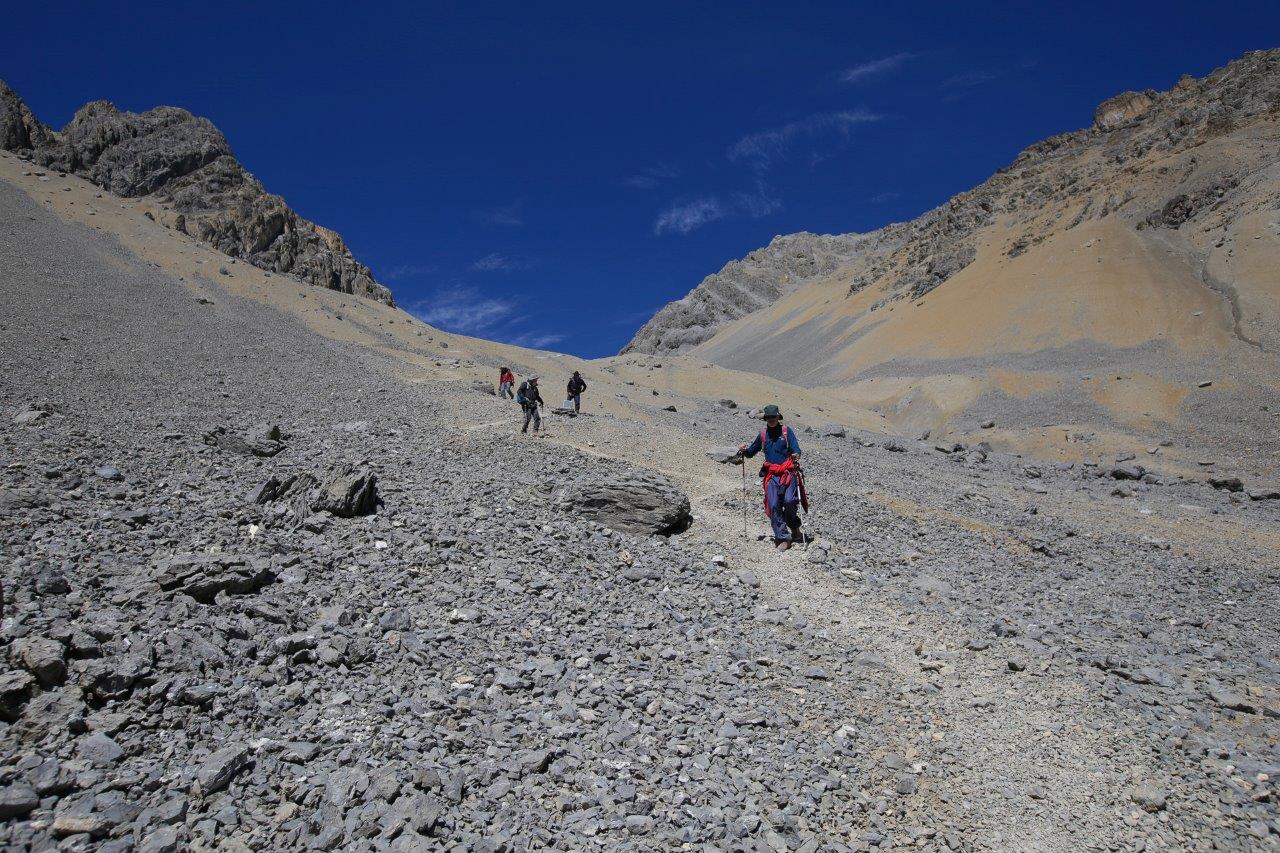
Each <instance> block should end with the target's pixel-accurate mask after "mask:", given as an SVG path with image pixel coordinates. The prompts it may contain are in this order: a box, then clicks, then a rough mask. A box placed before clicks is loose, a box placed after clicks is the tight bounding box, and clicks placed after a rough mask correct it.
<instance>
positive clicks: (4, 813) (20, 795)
mask: <svg viewBox="0 0 1280 853" xmlns="http://www.w3.org/2000/svg"><path fill="white" fill-rule="evenodd" d="M39 805H40V796H39V795H38V794H37V793H36V792H35V791H34V790H33V789H32V788H31V787H29V786H27V785H24V784H22V783H21V782H15V783H13V784H12V785H6V786H4V787H3V788H0V820H12V819H13V818H15V817H22V816H23V815H25V814H27V813H28V812H30V811H32V810H34V809H36V808H37V807H39Z"/></svg>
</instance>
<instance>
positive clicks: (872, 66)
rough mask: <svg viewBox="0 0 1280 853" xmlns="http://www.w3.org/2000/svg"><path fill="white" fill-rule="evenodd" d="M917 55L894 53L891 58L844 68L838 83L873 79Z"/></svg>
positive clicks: (887, 57)
mask: <svg viewBox="0 0 1280 853" xmlns="http://www.w3.org/2000/svg"><path fill="white" fill-rule="evenodd" d="M919 55H920V54H918V53H895V54H894V55H893V56H886V57H884V58H883V59H873V60H872V61H870V62H864V63H862V64H861V65H855V66H854V67H853V68H846V69H845V70H844V71H842V72H841V73H840V81H841V82H842V83H858V82H860V81H862V80H866V79H867V78H868V77H874V76H876V75H877V74H883V73H884V72H886V71H893V70H894V69H896V68H900V67H901V66H903V65H904V64H906V63H907V62H909V61H910V60H912V59H915V58H916V57H917V56H919Z"/></svg>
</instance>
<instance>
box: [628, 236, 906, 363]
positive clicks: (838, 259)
mask: <svg viewBox="0 0 1280 853" xmlns="http://www.w3.org/2000/svg"><path fill="white" fill-rule="evenodd" d="M891 244H892V234H891V233H889V229H882V230H881V231H875V232H872V233H869V234H810V233H809V232H807V231H802V232H800V233H798V234H786V235H783V236H780V237H774V238H773V240H771V241H770V243H769V245H768V246H765V247H764V248H762V249H756V250H755V251H754V252H751V253H750V254H748V255H747V256H746V257H745V258H743V259H742V260H739V261H730V262H729V263H727V264H725V265H724V268H723V269H721V270H720V271H719V272H718V273H714V274H713V275H709V276H707V277H706V278H704V279H703V280H702V282H701V283H700V284H699V285H698V286H697V287H695V288H694V289H693V290H692V291H690V292H689V294H688V295H687V296H685V297H684V298H683V299H678V300H676V301H675V302H670V303H668V304H667V305H665V306H663V308H662V309H661V310H659V311H658V313H657V314H655V315H654V316H653V317H652V319H650V320H649V322H648V323H645V325H644V326H643V327H642V328H641V329H640V331H638V332H636V335H635V337H634V338H632V340H631V342H630V343H629V344H627V346H626V347H625V348H624V349H623V350H622V352H623V353H624V354H625V353H628V352H644V353H667V352H669V353H679V352H682V351H685V350H688V349H691V348H693V347H695V346H697V345H698V344H700V343H702V342H703V341H705V340H706V339H707V338H710V337H711V336H712V335H714V334H715V333H716V330H717V329H718V328H719V327H720V326H722V325H723V324H725V323H728V322H730V321H731V320H736V319H737V318H739V317H744V316H746V315H747V314H750V313H751V312H752V311H756V310H758V309H760V308H763V307H765V306H766V305H772V304H773V303H774V302H775V301H777V300H778V299H779V298H780V297H782V296H784V295H785V294H787V293H790V292H791V291H793V290H795V289H796V288H797V287H799V286H800V285H802V284H804V283H805V282H807V281H811V280H813V279H815V278H818V277H820V276H824V275H830V274H831V273H833V272H835V271H836V270H837V269H838V268H840V267H841V266H843V265H844V264H846V263H848V262H849V261H851V260H852V259H854V258H856V257H858V256H859V255H862V254H866V253H872V252H876V251H883V250H884V249H885V248H886V246H888V245H891Z"/></svg>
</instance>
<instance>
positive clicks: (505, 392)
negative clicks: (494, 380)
mask: <svg viewBox="0 0 1280 853" xmlns="http://www.w3.org/2000/svg"><path fill="white" fill-rule="evenodd" d="M515 384H516V375H515V374H514V373H512V372H511V368H510V367H499V368H498V396H499V397H506V398H507V399H508V400H514V399H515V396H516V395H515V392H514V391H512V390H511V388H512V387H513V386H514V385H515Z"/></svg>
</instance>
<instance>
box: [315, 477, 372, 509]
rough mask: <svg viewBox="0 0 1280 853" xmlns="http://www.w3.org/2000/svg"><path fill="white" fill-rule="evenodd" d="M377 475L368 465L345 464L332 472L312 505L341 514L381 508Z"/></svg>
mask: <svg viewBox="0 0 1280 853" xmlns="http://www.w3.org/2000/svg"><path fill="white" fill-rule="evenodd" d="M378 504H379V500H378V475H377V474H375V473H373V471H372V470H371V469H370V468H368V467H367V466H355V465H345V466H343V467H341V468H337V469H335V470H333V471H331V472H330V473H329V476H327V477H326V478H325V480H324V482H323V483H322V484H321V485H320V490H319V491H318V492H317V493H316V496H315V499H314V500H312V502H311V508H312V509H313V510H314V511H316V512H327V513H329V514H330V515H336V516H339V517H341V518H353V517H354V516H357V515H372V514H373V513H375V512H377V511H378Z"/></svg>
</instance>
